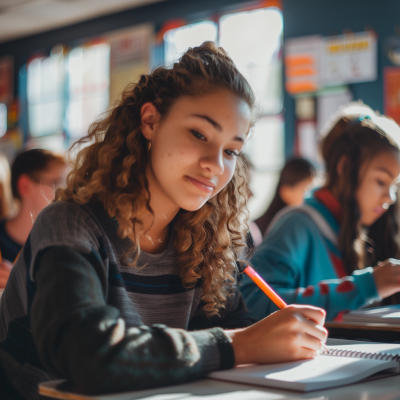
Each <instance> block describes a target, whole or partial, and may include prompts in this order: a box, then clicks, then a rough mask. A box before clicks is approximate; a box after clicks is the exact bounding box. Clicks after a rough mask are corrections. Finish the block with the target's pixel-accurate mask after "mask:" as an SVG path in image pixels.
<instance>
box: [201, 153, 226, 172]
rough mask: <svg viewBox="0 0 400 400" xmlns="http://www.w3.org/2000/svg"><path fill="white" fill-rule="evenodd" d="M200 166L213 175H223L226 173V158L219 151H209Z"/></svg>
mask: <svg viewBox="0 0 400 400" xmlns="http://www.w3.org/2000/svg"><path fill="white" fill-rule="evenodd" d="M200 166H201V167H202V168H204V169H208V170H209V171H210V172H211V173H212V174H213V175H222V174H223V172H224V156H223V152H222V151H220V150H219V149H218V150H217V149H215V150H214V151H209V152H208V153H207V154H206V155H205V156H204V157H203V158H202V159H201V161H200Z"/></svg>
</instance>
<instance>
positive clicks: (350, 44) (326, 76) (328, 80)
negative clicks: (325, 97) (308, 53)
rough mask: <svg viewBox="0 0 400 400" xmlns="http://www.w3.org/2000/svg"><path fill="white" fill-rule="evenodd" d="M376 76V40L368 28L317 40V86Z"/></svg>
mask: <svg viewBox="0 0 400 400" xmlns="http://www.w3.org/2000/svg"><path fill="white" fill-rule="evenodd" d="M376 79H377V42H376V36H375V34H374V33H372V32H361V33H355V34H348V35H340V36H332V37H328V38H325V39H324V40H323V41H322V42H321V58H320V81H321V86H323V87H326V86H334V85H343V84H347V83H356V82H369V81H374V80H376Z"/></svg>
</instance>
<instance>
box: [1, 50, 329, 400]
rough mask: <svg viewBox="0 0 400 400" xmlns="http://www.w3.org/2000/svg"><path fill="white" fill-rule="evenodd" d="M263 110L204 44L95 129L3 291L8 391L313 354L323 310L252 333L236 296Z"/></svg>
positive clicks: (308, 310) (185, 373)
mask: <svg viewBox="0 0 400 400" xmlns="http://www.w3.org/2000/svg"><path fill="white" fill-rule="evenodd" d="M253 103H254V97H253V93H252V91H251V88H250V86H249V84H248V83H247V81H246V80H245V79H244V78H243V76H242V75H241V74H240V73H239V72H238V70H237V68H236V67H235V65H234V64H233V62H232V61H231V59H230V58H229V57H228V55H227V54H226V53H225V51H224V50H223V49H221V48H217V47H216V46H215V45H214V44H213V43H210V42H208V43H204V44H203V45H202V46H200V47H196V48H193V49H189V50H188V51H187V52H186V53H185V54H184V55H183V56H182V58H181V59H180V60H179V62H177V63H175V64H174V65H173V67H172V68H170V69H168V68H164V67H160V68H157V69H156V70H155V71H154V72H152V73H150V74H148V75H142V77H141V78H140V80H139V82H138V83H137V84H132V85H130V86H128V87H127V89H126V90H125V91H124V93H123V95H122V98H121V100H120V101H119V103H118V104H117V105H116V106H115V107H114V109H113V110H112V111H111V112H110V113H109V114H108V115H107V116H105V118H104V119H103V120H101V121H100V122H96V123H95V124H93V125H92V126H91V128H90V129H89V134H88V136H87V137H86V138H84V139H82V140H81V144H85V145H86V146H84V147H83V148H81V150H80V152H79V153H78V155H77V158H76V162H75V165H74V167H73V169H72V170H71V172H70V174H69V176H68V178H67V186H66V188H65V189H63V190H59V191H58V194H57V201H56V202H54V203H53V204H51V205H50V206H48V207H46V208H45V209H44V210H43V211H42V212H41V214H40V215H39V216H38V218H37V220H36V222H35V225H34V227H33V229H32V232H31V235H30V238H29V239H28V241H27V242H26V244H25V246H24V248H23V250H22V253H21V256H20V257H19V259H18V261H17V263H16V265H15V267H14V268H13V270H12V272H11V275H10V279H9V282H8V284H7V287H6V289H5V291H4V294H3V298H2V302H1V308H0V324H1V325H0V364H1V368H2V371H1V374H0V375H1V376H2V377H3V378H5V379H4V381H5V384H7V385H8V390H10V391H14V393H16V394H18V395H19V396H22V397H25V398H27V399H30V400H33V399H37V398H38V395H37V384H38V383H39V382H41V381H44V380H49V379H54V378H67V379H69V380H70V381H71V382H72V385H73V386H74V388H75V390H77V391H79V392H82V393H86V394H99V393H109V392H116V391H126V390H134V389H144V388H153V387H156V386H161V385H171V384H177V383H182V382H187V381H190V380H193V379H196V378H200V377H202V376H204V375H206V374H207V373H208V372H211V371H215V370H219V369H224V368H231V367H233V366H234V365H236V364H243V363H269V362H271V363H273V362H280V361H289V360H297V359H304V358H312V357H314V356H315V355H316V352H317V351H318V350H319V349H320V348H321V343H322V342H324V341H325V340H326V330H325V329H324V328H323V327H322V325H323V324H324V318H325V314H324V312H323V311H322V310H321V309H318V308H316V307H299V306H292V307H289V308H287V309H285V310H282V311H279V312H277V313H276V314H274V315H272V316H271V317H268V318H266V319H265V320H263V321H261V322H259V323H258V324H255V325H251V324H252V323H253V319H252V317H251V315H249V313H248V311H247V309H246V307H245V306H244V304H243V300H242V298H241V297H240V295H239V293H238V292H237V291H236V289H235V276H236V264H235V260H236V254H238V252H239V251H240V249H241V248H242V245H243V243H242V238H244V236H245V231H246V226H245V224H244V222H243V221H244V220H245V218H244V215H245V214H244V213H245V212H246V211H245V210H246V208H245V203H246V179H247V173H246V170H245V169H244V166H243V165H244V164H243V160H242V159H241V156H240V152H241V150H242V148H243V146H244V144H245V142H246V140H247V139H248V132H249V128H250V125H251V118H252V108H253ZM249 325H251V326H249ZM246 326H249V327H246ZM222 328H224V329H222Z"/></svg>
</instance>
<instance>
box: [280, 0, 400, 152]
mask: <svg viewBox="0 0 400 400" xmlns="http://www.w3.org/2000/svg"><path fill="white" fill-rule="evenodd" d="M283 17H284V39H287V38H292V37H297V36H306V35H315V34H320V35H323V36H330V35H340V34H342V33H343V30H344V29H350V30H352V31H353V32H361V31H364V30H365V28H366V27H371V28H372V29H374V30H375V31H376V33H377V34H378V80H377V81H375V82H368V83H358V84H354V85H350V89H351V91H352V92H353V95H354V99H361V100H363V101H364V103H366V104H368V105H369V106H371V107H372V108H373V109H375V110H379V111H380V112H383V74H382V69H383V67H384V66H387V65H391V63H390V62H389V60H388V59H387V57H386V56H385V54H384V49H383V43H384V41H385V39H386V38H387V37H388V36H392V35H394V34H395V32H394V28H395V26H396V25H400V1H399V0H380V1H377V0H283ZM284 107H285V122H286V127H285V133H286V153H287V155H289V154H290V153H291V152H292V149H293V139H294V128H295V117H294V100H293V98H292V97H291V96H289V95H288V94H287V93H285V99H284Z"/></svg>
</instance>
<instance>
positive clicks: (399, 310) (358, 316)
mask: <svg viewBox="0 0 400 400" xmlns="http://www.w3.org/2000/svg"><path fill="white" fill-rule="evenodd" d="M343 322H350V323H351V322H356V323H378V324H390V325H399V326H400V305H394V306H387V307H373V308H362V309H359V310H354V311H350V312H349V313H346V314H344V315H343Z"/></svg>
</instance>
